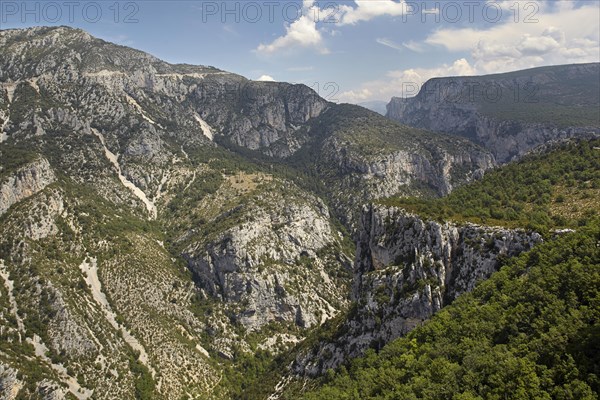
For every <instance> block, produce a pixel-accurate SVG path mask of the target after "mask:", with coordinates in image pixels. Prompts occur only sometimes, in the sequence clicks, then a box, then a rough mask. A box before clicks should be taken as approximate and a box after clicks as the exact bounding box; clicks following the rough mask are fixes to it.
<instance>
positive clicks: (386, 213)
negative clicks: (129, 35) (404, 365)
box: [0, 27, 600, 399]
mask: <svg viewBox="0 0 600 400" xmlns="http://www.w3.org/2000/svg"><path fill="white" fill-rule="evenodd" d="M456 81H458V82H459V84H458V85H459V86H465V85H466V86H468V85H467V84H466V83H465V82H471V83H472V82H480V83H481V82H483V83H482V84H485V85H491V86H493V87H494V88H498V87H500V88H502V90H503V91H507V90H509V89H511V90H512V88H513V86H515V85H516V86H517V87H519V88H521V87H524V88H526V89H524V91H525V92H526V93H527V94H531V93H533V92H535V93H537V94H539V95H540V99H541V100H540V101H539V102H535V103H531V104H529V103H528V105H527V107H523V106H521V105H518V106H516V107H515V105H514V104H513V103H512V102H511V101H509V100H506V99H505V98H503V99H500V100H498V101H497V102H496V103H494V105H493V106H492V105H490V103H489V101H488V100H489V96H488V97H486V98H485V99H483V100H482V99H481V98H479V99H478V98H476V99H475V100H472V99H469V100H468V101H467V100H464V101H463V100H459V101H452V102H449V101H447V99H448V98H447V97H444V96H451V95H452V94H453V93H452V90H453V88H455V87H456V86H457V84H456ZM511 85H512V86H511ZM434 86H435V87H436V88H437V87H439V88H441V89H439V90H440V93H442V101H440V99H439V98H437V99H433V100H432V99H431V98H429V97H428V95H429V94H431V93H432V92H434V90H432V89H431V87H434ZM471 86H472V85H471ZM532 87H533V88H535V89H531V88H532ZM599 89H600V67H599V64H588V65H569V66H557V67H548V68H544V69H539V70H534V71H524V72H515V73H510V74H503V75H498V76H487V77H474V78H456V79H454V78H452V80H450V78H447V79H434V80H432V81H430V82H428V83H427V84H426V86H425V87H424V89H423V90H422V91H421V93H420V94H419V95H418V96H417V97H416V98H413V99H396V98H395V99H392V102H391V103H390V104H389V105H388V107H387V110H388V114H387V118H386V117H385V116H383V115H381V114H378V113H376V112H373V111H370V110H368V109H365V108H363V107H360V106H355V105H350V104H335V103H331V102H328V101H326V100H324V99H322V98H321V97H319V96H318V94H317V93H316V92H314V91H313V90H312V89H310V88H308V87H307V86H304V85H292V84H287V83H278V82H258V81H252V80H248V79H246V78H244V77H242V76H240V75H236V74H233V73H229V72H226V71H222V70H220V69H217V68H215V67H211V66H193V65H184V64H169V63H167V62H164V61H161V60H159V59H157V58H155V57H153V56H151V55H149V54H146V53H143V52H141V51H138V50H134V49H131V48H127V47H123V46H118V45H115V44H112V43H108V42H105V41H103V40H100V39H97V38H94V37H92V36H91V35H89V34H88V33H86V32H84V31H82V30H78V29H72V28H68V27H38V28H30V29H22V30H1V31H0V232H1V234H0V278H1V281H2V285H0V338H2V340H1V341H0V399H17V398H18V399H29V398H43V399H62V398H77V399H92V398H93V399H129V398H137V399H153V398H158V399H184V398H186V399H192V398H198V399H205V398H211V399H213V398H214V399H232V398H235V399H237V398H270V399H271V398H272V399H275V398H300V397H302V396H305V395H306V396H309V397H308V398H311V397H310V396H319V394H317V392H316V391H317V390H319V388H320V387H321V386H323V387H324V388H325V386H324V385H330V386H331V387H333V386H335V385H336V384H337V382H338V381H336V380H335V379H344V378H343V373H340V377H337V378H336V375H335V373H333V371H339V368H345V367H344V365H349V364H348V363H349V362H351V360H353V359H356V360H360V359H362V358H361V357H362V356H364V355H365V354H367V356H369V355H371V352H372V351H373V349H375V350H377V351H379V350H382V349H384V348H385V346H386V345H387V344H388V343H393V341H394V340H396V339H398V338H401V337H403V336H405V335H406V334H408V333H409V332H410V331H412V330H413V329H415V332H419V329H423V327H426V326H427V324H426V323H425V322H426V321H427V320H428V319H429V318H431V317H432V316H433V315H434V314H436V313H438V311H440V310H444V309H445V307H446V306H447V307H453V305H454V303H455V300H456V302H457V303H458V302H459V301H462V300H458V299H461V298H463V297H468V296H469V295H468V294H467V293H468V292H471V291H473V290H474V289H475V290H477V289H476V287H477V288H478V287H479V283H480V282H482V281H484V280H486V279H487V278H489V277H492V279H493V277H494V276H496V275H495V273H496V272H497V271H498V270H499V269H500V268H501V267H502V266H504V265H505V264H506V263H507V260H517V259H519V258H518V257H525V255H526V254H529V252H531V251H536V249H537V248H538V247H540V246H541V245H542V243H543V245H544V246H545V245H546V242H549V243H552V240H553V239H552V238H553V237H554V236H556V235H563V234H564V235H569V234H571V233H570V231H571V230H578V232H577V234H580V235H584V233H580V232H579V229H580V227H585V229H586V231H585V232H593V226H594V225H593V223H594V221H595V220H596V219H597V210H598V207H597V206H598V204H597V199H598V198H600V197H599V196H598V195H599V194H600V193H598V187H599V186H598V185H599V183H598V182H600V181H598V179H599V177H598V171H599V154H598V151H597V149H598V146H600V145H599V144H598V142H597V140H596V139H597V138H598V136H599V135H600V115H598V107H597V106H598V105H599V103H600V99H599V97H598V93H599ZM436 90H437V89H436ZM511 93H512V92H511ZM454 95H456V93H454ZM486 96H487V95H486ZM434 97H435V96H434ZM578 149H585V152H583V150H582V152H579V153H578ZM544 160H554V161H553V162H552V163H549V164H542V163H543V162H544ZM508 161H514V162H513V163H510V164H508V165H504V164H505V163H507V162H508ZM564 165H567V166H569V165H570V166H572V168H570V169H569V168H563V169H560V168H558V169H557V168H555V167H557V166H564ZM523 171H546V172H547V174H546V175H538V174H537V173H534V172H531V173H528V174H526V175H527V176H528V177H529V178H530V180H529V181H528V180H526V179H525V180H524V179H521V180H519V179H518V177H521V176H522V175H523ZM511 174H512V175H511ZM502 182H504V183H507V182H508V183H514V184H513V185H510V184H508V186H507V187H504V189H505V190H504V191H503V192H502V191H501V190H500V188H502V187H503V186H502V184H501V183H502ZM574 188H576V189H574ZM525 189H531V190H534V189H535V191H534V192H526V193H525V194H523V191H525ZM502 193H504V194H502ZM472 199H483V200H482V203H474V202H473V201H474V200H472ZM540 199H542V200H540ZM569 206H571V207H569ZM573 208H578V210H577V211H574V210H573ZM582 230H583V228H582ZM567 231H568V232H567ZM561 232H562V233H561ZM594 234H597V233H587V235H588V236H586V237H591V236H590V235H594ZM553 235H554V236H553ZM548 246H551V245H548ZM540 248H541V247H540ZM548 251H550V250H548ZM582 251H583V250H582ZM585 257H588V258H587V260H589V259H593V260H596V261H592V262H589V261H585V262H589V264H590V268H593V269H592V270H591V271H592V273H594V274H595V275H594V276H595V277H597V275H598V273H599V271H598V269H597V267H598V263H597V251H596V253H594V254H592V255H587V256H586V255H582V256H581V259H585ZM594 257H596V258H594ZM516 262H517V261H515V263H516ZM515 265H516V264H515ZM514 268H517V267H514ZM515 279H516V278H515ZM594 279H595V278H594ZM592 282H593V279H592ZM483 290H484V289H481V290H480V291H483ZM590 290H591V289H590ZM586 293H587V292H586ZM474 296H480V294H475V295H474ZM586 296H587V297H586ZM590 296H591V295H587V294H586V295H585V296H583V295H582V296H579V297H577V299H576V300H573V303H572V304H570V307H571V308H572V309H573V310H578V311H577V312H581V313H583V312H584V311H582V309H581V307H580V305H579V303H577V301H580V302H584V301H588V302H589V308H591V309H592V311H594V312H596V313H597V312H598V310H597V303H593V301H596V300H593V301H592V300H590ZM470 298H471V297H469V299H470ZM475 298H477V297H475ZM469 301H475V300H469ZM440 312H441V311H440ZM573 312H575V311H573ZM585 315H587V314H585ZM434 318H435V317H434ZM440 318H443V316H442V317H440ZM586 318H587V319H585V318H583V317H582V318H581V320H580V319H578V320H577V323H578V324H580V325H581V327H580V328H581V329H580V330H578V331H576V332H574V333H573V332H570V333H568V334H567V333H565V335H567V336H568V335H571V336H568V337H577V335H578V334H583V333H582V332H583V331H584V330H585V329H588V328H589V329H591V330H592V332H595V331H593V329H596V328H595V327H596V326H597V322H594V321H597V320H594V319H593V318H592V317H589V318H588V317H586ZM465 323H466V322H465ZM595 324H596V325H595ZM588 325H589V327H588ZM577 326H579V325H577ZM532 329H533V328H532ZM400 340H402V339H400ZM585 343H587V342H585ZM592 344H593V343H592ZM592 344H590V346H591V345H592ZM586 349H587V348H585V349H583V350H581V351H584V350H586ZM573 354H574V353H573ZM573 357H574V360H575V361H574V362H575V363H582V365H583V363H585V362H587V363H592V364H593V362H594V361H593V360H592V361H590V360H588V359H583V358H581V357H580V358H578V357H576V356H573ZM569 365H570V364H569ZM577 366H579V364H577ZM565 368H566V367H565ZM580 369H581V371H583V372H581V373H580V374H579V372H578V374H579V375H577V379H578V382H579V381H581V382H582V384H581V385H579V386H580V387H579V389H578V390H580V392H577V393H584V394H585V393H588V394H589V393H596V391H597V390H598V387H597V379H598V378H597V376H598V371H597V370H596V369H594V368H592V367H589V368H587V367H586V368H583V367H581V368H580ZM328 374H329V375H330V376H329V378H328V379H329V380H328V381H324V380H323V379H325V378H327V376H328ZM557 374H558V373H557ZM586 374H587V375H586ZM559 375H560V374H558V375H557V376H559ZM560 376H561V377H562V375H560ZM563 378H564V377H563ZM563 378H561V379H563ZM564 379H566V378H564ZM594 379H595V380H594ZM550 381H551V382H550ZM545 382H546V383H545V385H546V386H543V385H542V386H543V387H542V389H543V390H546V389H547V387H550V386H552V385H554V386H552V387H562V386H560V385H561V384H562V383H561V382H560V381H559V380H558V378H557V379H556V380H553V381H552V380H547V381H545ZM594 382H595V383H594ZM584 385H587V386H586V387H584ZM323 390H326V389H323ZM327 390H329V389H327ZM331 390H334V389H331ZM335 390H338V389H337V388H336V389H335ZM340 390H341V389H340ZM540 390H541V389H540ZM548 390H550V389H548ZM565 390H566V389H565ZM569 390H574V389H569ZM586 390H587V391H586ZM311 391H312V392H311ZM338 391H339V390H338ZM342 392H343V390H342ZM325 393H327V392H325ZM528 393H529V392H528ZM540 393H541V392H540ZM323 396H329V395H328V394H323ZM375 397H376V396H375ZM434 397H435V396H434ZM434 397H431V398H434ZM317 398H319V397H317ZM320 398H328V397H320ZM331 398H333V397H331ZM340 398H366V397H362V396H360V395H359V397H356V396H355V397H343V394H341V395H340ZM407 398H408V397H407ZM435 398H443V397H435ZM464 398H468V397H464ZM564 398H569V397H564ZM571 398H576V397H571Z"/></svg>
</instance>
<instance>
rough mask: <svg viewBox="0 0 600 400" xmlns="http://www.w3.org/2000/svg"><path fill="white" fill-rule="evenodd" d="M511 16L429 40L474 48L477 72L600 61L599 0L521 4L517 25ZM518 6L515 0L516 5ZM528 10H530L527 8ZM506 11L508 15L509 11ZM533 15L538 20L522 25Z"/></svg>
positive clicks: (453, 49) (454, 48)
mask: <svg viewBox="0 0 600 400" xmlns="http://www.w3.org/2000/svg"><path fill="white" fill-rule="evenodd" d="M499 4H501V5H504V6H506V10H508V11H510V12H511V14H510V15H511V17H510V18H508V19H507V20H505V22H503V23H497V24H494V25H493V26H491V27H490V28H489V29H482V30H475V29H472V28H463V29H449V28H442V29H439V30H436V31H435V32H433V33H431V34H430V35H429V37H428V38H427V39H426V40H425V43H426V44H429V45H433V46H441V47H444V48H445V49H446V50H448V51H450V52H470V53H471V57H472V59H473V64H474V67H475V69H476V70H477V71H478V72H479V73H497V72H506V71H510V70H515V69H523V68H529V67H537V66H541V65H549V64H570V63H581V62H593V61H599V60H600V41H599V40H598V38H599V37H600V27H599V24H598V12H599V4H598V3H597V2H589V3H585V4H583V5H582V6H580V7H576V5H575V4H574V3H573V2H572V1H560V2H535V3H532V4H536V5H537V7H539V11H537V12H536V14H535V16H531V13H532V12H533V11H535V10H534V9H533V8H531V9H528V10H525V9H524V7H525V3H524V2H521V3H517V4H520V6H521V13H520V14H519V20H520V22H519V23H515V21H514V14H512V10H511V9H510V8H509V7H510V6H509V4H510V2H503V3H499ZM512 7H514V3H513V4H512ZM525 11H527V12H525ZM507 15H508V14H507ZM528 16H531V17H532V18H535V19H537V20H538V22H537V23H524V22H523V21H524V20H525V18H526V17H528Z"/></svg>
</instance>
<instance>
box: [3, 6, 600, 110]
mask: <svg viewBox="0 0 600 400" xmlns="http://www.w3.org/2000/svg"><path fill="white" fill-rule="evenodd" d="M32 25H69V26H75V27H79V28H83V29H85V30H87V31H88V32H90V33H91V34H93V35H95V36H97V37H100V38H103V39H105V40H108V41H112V42H116V43H119V44H123V45H127V46H131V47H135V48H138V49H141V50H144V51H147V52H149V53H151V54H153V55H155V56H157V57H159V58H162V59H164V60H166V61H168V62H172V63H190V64H203V65H213V66H215V67H218V68H221V69H224V70H227V71H231V72H235V73H239V74H241V75H244V76H246V77H248V78H250V79H275V80H278V81H288V82H297V83H305V84H308V85H309V86H313V88H315V89H316V90H318V91H319V93H320V94H321V95H322V96H324V97H326V98H328V99H330V100H333V101H345V102H362V101H369V100H386V101H387V100H389V98H390V97H391V96H394V95H396V96H402V95H404V96H410V95H412V94H414V93H412V92H413V90H414V89H413V88H414V87H415V85H417V86H418V85H419V84H421V83H422V82H424V81H425V80H427V79H429V78H431V77H434V76H448V75H473V74H486V73H495V72H505V71H510V70H516V69H523V68H529V67H535V66H541V65H552V64H563V63H578V62H591V61H600V2H599V1H598V0H588V1H571V0H568V1H530V0H527V1H526V0H522V1H517V0H514V1H513V0H498V1H491V0H490V1H484V0H480V1H478V2H477V1H475V2H474V1H441V0H440V1H427V2H425V1H415V2H410V1H408V0H406V1H403V0H364V1H350V0H349V1H337V2H329V1H313V0H304V1H300V0H293V1H280V2H277V1H269V0H265V1H239V2H238V1H226V2H225V1H197V0H192V1H120V2H115V1H96V2H90V1H81V2H80V1H71V2H70V3H69V2H66V1H56V2H52V1H28V2H22V1H6V0H0V26H1V28H2V29H6V28H18V27H27V26H32Z"/></svg>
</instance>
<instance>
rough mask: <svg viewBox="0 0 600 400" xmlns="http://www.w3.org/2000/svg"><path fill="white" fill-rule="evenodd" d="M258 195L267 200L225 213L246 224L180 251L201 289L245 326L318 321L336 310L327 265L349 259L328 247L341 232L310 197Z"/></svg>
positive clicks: (336, 294)
mask: <svg viewBox="0 0 600 400" xmlns="http://www.w3.org/2000/svg"><path fill="white" fill-rule="evenodd" d="M263 200H267V201H268V205H267V204H265V205H262V206H239V207H237V208H236V209H233V210H230V211H228V214H230V215H234V214H237V215H239V216H240V217H239V219H241V220H247V221H248V222H245V223H240V224H238V225H236V226H233V227H231V228H229V229H227V230H222V232H221V233H219V234H218V235H217V236H216V237H214V238H213V239H209V240H208V241H207V242H204V241H200V242H193V244H191V246H190V247H189V248H188V249H187V250H186V251H185V253H184V257H185V258H186V259H187V260H188V264H189V266H190V268H191V269H192V271H193V272H194V274H195V275H196V277H197V281H198V283H199V285H200V287H201V288H202V290H203V291H204V293H206V294H207V295H208V296H210V297H212V298H215V299H218V300H220V301H222V302H223V303H224V305H225V307H227V308H229V309H230V310H232V312H233V313H234V314H235V319H236V321H237V322H239V323H240V324H241V325H242V326H244V327H245V328H246V329H247V330H248V331H258V330H260V329H261V328H262V327H264V326H265V325H267V324H269V323H271V322H284V323H287V324H291V325H296V326H298V327H300V328H310V327H313V326H315V325H318V324H321V323H323V322H324V321H325V320H327V319H329V318H331V317H333V316H334V315H336V314H337V313H338V312H339V311H340V304H338V303H339V301H340V299H342V298H343V291H342V290H341V289H342V287H340V286H338V285H336V283H335V282H334V281H335V280H334V278H333V277H332V276H330V274H331V273H332V272H333V271H332V270H331V269H330V266H328V264H329V263H331V262H334V263H335V264H337V265H338V266H339V265H344V264H347V265H349V264H350V260H346V259H345V256H344V255H343V254H337V253H336V252H335V251H334V250H333V247H334V246H335V245H337V244H338V243H339V241H340V239H341V238H340V236H339V234H338V232H336V231H334V230H333V229H332V226H331V224H330V220H329V219H330V215H329V210H328V209H327V207H326V206H325V204H324V203H323V202H322V201H321V200H320V199H318V198H315V197H313V196H310V195H308V196H306V199H304V200H302V201H300V200H299V199H297V198H294V197H293V196H289V197H287V198H282V197H275V198H272V197H271V198H268V199H267V198H264V199H263ZM257 203H260V200H259V201H257ZM250 216H251V217H250ZM220 224H222V225H227V222H226V221H221V222H220ZM336 257H337V258H338V259H339V260H338V259H336Z"/></svg>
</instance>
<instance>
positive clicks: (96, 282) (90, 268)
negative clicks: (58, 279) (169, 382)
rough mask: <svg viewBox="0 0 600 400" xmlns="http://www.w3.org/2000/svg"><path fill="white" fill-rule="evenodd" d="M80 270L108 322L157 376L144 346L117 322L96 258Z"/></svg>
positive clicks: (80, 267)
mask: <svg viewBox="0 0 600 400" xmlns="http://www.w3.org/2000/svg"><path fill="white" fill-rule="evenodd" d="M79 269H80V270H81V272H82V273H83V275H84V279H85V281H86V283H87V284H88V285H89V286H90V288H91V290H92V296H93V297H94V300H95V301H96V302H97V303H98V304H99V305H100V307H101V308H102V311H103V312H104V315H105V317H106V320H107V321H108V322H109V323H110V324H111V325H112V327H113V328H115V329H116V330H118V331H120V332H121V334H122V335H123V339H124V340H125V342H126V343H127V344H128V345H129V346H130V347H131V348H132V349H133V350H134V351H137V352H139V354H140V355H139V360H140V362H141V363H143V364H144V365H145V366H146V367H148V369H149V370H150V372H151V373H152V376H156V371H155V370H154V368H153V367H152V365H151V364H150V362H149V360H148V353H147V352H146V349H145V348H144V346H142V344H141V343H140V342H139V341H138V340H137V339H136V338H135V337H134V336H133V335H132V334H131V332H130V331H129V330H128V329H127V328H125V327H124V326H123V325H121V324H119V323H118V322H117V315H116V314H115V312H114V311H113V309H112V307H111V306H110V303H109V302H108V300H107V298H106V295H105V294H104V292H103V291H102V284H101V283H100V279H99V278H98V261H97V259H96V258H89V259H87V258H86V259H85V260H84V261H83V262H82V263H81V265H80V266H79Z"/></svg>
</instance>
